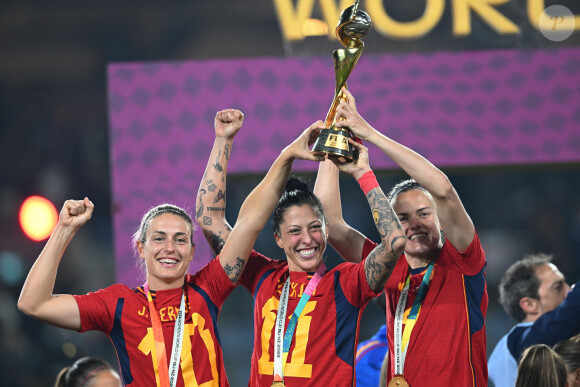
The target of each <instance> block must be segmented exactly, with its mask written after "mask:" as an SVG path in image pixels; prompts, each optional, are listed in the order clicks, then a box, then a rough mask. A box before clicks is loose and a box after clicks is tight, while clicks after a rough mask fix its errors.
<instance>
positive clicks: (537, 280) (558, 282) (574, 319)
mask: <svg viewBox="0 0 580 387" xmlns="http://www.w3.org/2000/svg"><path fill="white" fill-rule="evenodd" d="M551 261H552V256H551V255H546V254H536V255H530V256H527V257H525V258H524V259H522V260H520V261H517V262H515V263H514V264H513V265H512V266H510V268H509V269H508V270H507V271H506V273H505V274H504V276H503V278H502V279H501V282H500V285H499V302H500V304H501V305H502V306H503V308H504V310H505V311H506V313H507V314H509V315H510V316H512V317H513V318H515V319H516V320H517V321H518V324H517V325H516V326H514V327H513V328H512V329H511V330H510V331H509V332H508V333H507V334H506V335H505V336H503V337H502V338H501V339H500V341H499V342H498V343H497V345H496V347H495V349H494V350H493V352H492V354H491V356H490V358H489V361H488V370H489V379H490V380H491V381H492V382H493V383H494V385H495V386H496V387H503V386H510V387H512V386H514V384H515V381H516V376H517V371H518V362H519V359H520V356H521V354H522V352H523V351H524V350H525V349H526V348H528V347H529V346H531V345H534V344H546V345H549V346H550V347H551V346H553V345H554V344H556V343H558V342H559V341H561V340H565V339H568V338H570V337H572V336H574V335H575V334H577V333H578V332H580V287H579V286H574V287H573V288H572V290H570V286H569V285H568V284H567V283H566V280H565V278H564V275H563V274H562V273H561V272H560V270H558V268H557V267H556V265H554V264H553V263H552V262H551Z"/></svg>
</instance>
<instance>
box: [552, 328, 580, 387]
mask: <svg viewBox="0 0 580 387" xmlns="http://www.w3.org/2000/svg"><path fill="white" fill-rule="evenodd" d="M554 351H555V352H556V353H557V354H558V355H560V357H561V358H562V360H563V361H564V364H565V365H566V372H568V387H580V335H576V336H574V337H572V338H570V339H568V340H564V341H560V342H559V343H558V344H556V345H555V346H554Z"/></svg>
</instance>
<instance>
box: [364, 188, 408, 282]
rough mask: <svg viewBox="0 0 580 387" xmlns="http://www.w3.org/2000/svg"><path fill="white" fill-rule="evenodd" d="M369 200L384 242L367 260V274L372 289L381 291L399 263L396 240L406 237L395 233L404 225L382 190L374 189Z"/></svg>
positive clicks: (369, 195)
mask: <svg viewBox="0 0 580 387" xmlns="http://www.w3.org/2000/svg"><path fill="white" fill-rule="evenodd" d="M367 200H368V202H369V205H370V207H371V211H372V214H373V221H374V222H375V226H376V227H377V230H378V232H379V235H380V236H381V239H382V243H381V244H379V245H378V246H377V247H376V248H375V249H374V250H373V251H372V252H371V253H370V254H369V255H368V257H367V259H366V260H365V274H366V277H367V282H368V284H369V286H370V287H371V289H373V290H375V291H379V290H380V289H381V288H382V287H383V286H384V285H385V282H386V279H387V278H388V277H389V276H390V275H391V272H392V271H393V268H394V267H395V264H396V263H397V259H398V256H397V255H396V253H395V249H394V245H395V242H396V241H397V240H399V239H400V238H403V239H404V238H405V237H404V236H402V235H399V234H400V232H399V233H395V231H397V230H399V231H401V230H402V227H401V224H400V223H399V220H398V219H397V216H396V214H395V212H394V211H393V208H392V207H391V205H390V204H389V202H388V200H387V198H386V197H385V195H384V194H383V193H382V191H379V190H377V189H372V190H371V191H370V192H369V193H368V194H367Z"/></svg>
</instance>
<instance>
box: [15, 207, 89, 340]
mask: <svg viewBox="0 0 580 387" xmlns="http://www.w3.org/2000/svg"><path fill="white" fill-rule="evenodd" d="M93 208H94V205H93V203H92V202H91V201H90V200H89V199H88V198H84V200H67V201H66V202H65V203H64V206H63V207H62V210H61V211H60V216H59V219H58V223H57V225H56V227H55V229H54V231H53V232H52V235H51V236H50V238H49V239H48V242H47V243H46V246H44V249H43V250H42V252H41V253H40V255H39V256H38V258H37V259H36V262H35V263H34V265H33V266H32V268H31V269H30V273H28V277H27V278H26V281H25V282H24V286H23V287H22V292H21V293H20V298H19V299H18V309H20V311H22V312H23V313H25V314H27V315H28V316H30V317H34V318H36V319H38V320H41V321H44V322H47V323H49V324H52V325H56V326H58V327H61V328H66V329H74V330H79V329H80V328H81V318H80V313H79V308H78V305H77V302H76V301H75V299H74V297H73V296H71V295H70V294H52V292H53V290H54V283H55V281H56V273H57V271H58V265H59V263H60V260H61V259H62V256H63V254H64V252H65V250H66V247H67V246H68V244H69V243H70V241H71V240H72V238H73V236H74V235H75V233H76V232H77V231H78V229H79V228H80V227H81V226H82V225H84V224H85V223H86V222H87V221H88V220H89V219H90V218H91V216H92V214H93Z"/></svg>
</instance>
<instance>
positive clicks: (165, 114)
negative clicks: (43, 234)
mask: <svg viewBox="0 0 580 387" xmlns="http://www.w3.org/2000/svg"><path fill="white" fill-rule="evenodd" d="M332 68H333V64H332V58H331V56H330V55H328V57H320V58H300V59H296V58H294V59H272V58H258V59H233V60H206V61H183V62H155V63H151V62H149V63H114V64H111V65H110V66H109V69H108V89H109V90H108V94H109V96H108V97H109V113H110V133H111V137H110V138H111V168H112V187H113V188H112V190H113V192H112V194H113V195H112V196H113V221H114V243H115V255H116V260H117V279H118V281H119V282H122V283H125V284H127V285H130V286H134V285H137V284H139V283H140V281H141V276H140V275H139V273H137V269H136V268H135V265H134V263H133V260H132V259H131V258H132V256H133V252H132V248H131V243H130V240H131V235H132V233H133V232H134V231H135V230H136V228H137V227H138V225H139V221H140V219H141V216H142V215H143V214H144V213H145V211H147V210H148V209H149V208H150V207H152V206H154V205H157V204H159V203H162V202H170V203H174V204H176V205H179V206H182V207H185V208H186V209H188V210H189V212H190V213H192V214H193V213H194V212H195V196H196V192H197V188H198V184H199V181H200V179H201V176H202V174H203V170H204V168H205V165H206V162H207V158H208V156H209V153H210V150H211V147H212V144H213V136H214V132H213V120H214V116H215V113H216V111H217V110H220V109H224V108H229V107H234V108H238V109H241V110H242V111H243V112H244V113H245V115H246V119H245V123H244V128H243V129H242V131H241V132H240V133H239V134H238V137H237V138H236V141H235V144H234V149H233V154H232V157H231V159H230V167H229V172H231V173H242V172H263V171H265V170H266V169H267V168H268V167H269V166H270V164H271V163H272V162H273V160H274V159H275V157H276V156H277V155H278V153H279V151H280V150H281V149H282V148H283V147H284V146H285V145H287V144H288V143H290V142H291V141H292V140H293V139H294V138H295V137H296V136H297V135H298V134H299V133H300V132H301V131H302V130H303V129H304V128H306V127H307V126H308V125H309V124H311V123H312V122H314V121H316V120H318V119H324V116H325V115H326V112H327V110H328V107H329V105H330V102H331V100H332V97H333V93H334V74H333V70H332ZM349 88H350V90H351V91H352V92H353V94H354V95H355V98H356V101H357V104H358V110H359V111H360V112H361V114H362V115H363V116H364V117H365V118H366V119H367V121H369V122H370V123H371V124H372V125H374V126H375V127H376V128H378V129H380V130H382V131H383V132H384V133H385V134H386V135H388V136H390V137H392V138H393V139H395V140H397V141H399V142H401V143H403V144H405V145H407V146H409V147H411V148H413V149H415V150H416V151H418V152H419V153H421V154H422V155H424V156H425V157H427V158H428V159H429V160H430V161H431V162H433V163H434V164H436V165H438V166H440V167H451V166H475V165H499V164H502V165H504V164H529V163H567V162H578V161H580V131H579V130H578V128H579V127H580V95H579V94H580V49H579V48H562V49H557V50H530V51H522V50H496V51H477V52H461V53H435V54H407V55H367V56H365V55H363V57H362V58H361V60H360V62H359V63H358V65H357V66H356V68H355V69H354V71H353V73H352V75H351V77H350V79H349ZM370 153H371V154H370V157H371V164H372V166H373V167H374V168H375V169H385V168H393V167H394V164H393V163H392V162H391V160H389V159H388V158H386V157H385V156H384V155H382V154H381V153H380V152H377V151H376V149H373V148H371V149H370ZM315 167H316V165H314V164H309V163H304V162H303V163H298V164H297V165H296V167H295V170H303V171H314V170H315ZM196 244H197V250H196V254H195V259H194V265H193V266H192V269H191V270H192V271H196V270H198V269H199V268H200V267H201V266H202V265H204V264H205V263H206V262H207V261H208V260H209V259H210V258H212V254H211V251H210V249H209V248H208V246H207V244H206V243H205V241H204V240H203V237H202V236H201V233H198V235H197V236H196Z"/></svg>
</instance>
